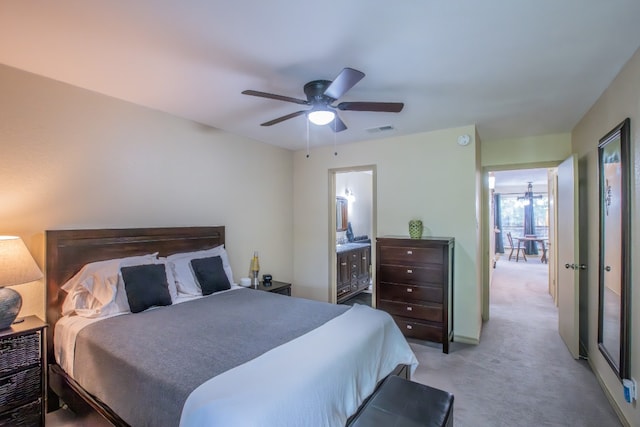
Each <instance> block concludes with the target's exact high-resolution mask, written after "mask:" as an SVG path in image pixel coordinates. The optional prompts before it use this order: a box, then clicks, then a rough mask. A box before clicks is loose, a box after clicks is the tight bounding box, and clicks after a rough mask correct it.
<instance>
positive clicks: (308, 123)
mask: <svg viewBox="0 0 640 427" xmlns="http://www.w3.org/2000/svg"><path fill="white" fill-rule="evenodd" d="M305 121H306V122H307V159H308V158H309V120H305Z"/></svg>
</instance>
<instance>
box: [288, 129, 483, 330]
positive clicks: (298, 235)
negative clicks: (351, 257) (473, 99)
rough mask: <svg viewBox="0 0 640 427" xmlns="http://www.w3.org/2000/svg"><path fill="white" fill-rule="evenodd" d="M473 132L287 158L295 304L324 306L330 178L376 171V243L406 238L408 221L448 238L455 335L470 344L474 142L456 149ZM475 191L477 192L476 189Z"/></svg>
mask: <svg viewBox="0 0 640 427" xmlns="http://www.w3.org/2000/svg"><path fill="white" fill-rule="evenodd" d="M462 134H469V135H472V136H474V135H476V133H475V127H474V126H466V127H461V128H456V129H446V130H441V131H436V132H428V133H421V134H416V135H409V136H404V137H393V138H387V139H380V140H374V141H368V142H364V143H354V144H345V145H339V146H338V156H334V155H333V148H332V147H321V148H313V149H312V150H311V156H310V157H309V158H306V151H299V152H296V153H295V156H294V186H293V192H294V218H293V219H294V226H293V229H294V251H293V265H294V282H295V284H296V289H297V292H298V294H299V295H300V296H303V297H307V298H312V299H317V300H322V301H328V300H329V284H330V283H331V280H330V278H329V274H330V267H329V259H330V257H331V251H330V248H329V247H328V245H329V239H328V238H327V236H328V233H330V232H332V231H331V228H330V219H329V215H331V214H334V213H333V212H331V209H330V194H331V191H330V188H329V182H330V180H329V178H328V176H329V170H330V169H335V168H345V167H354V166H359V165H375V166H376V168H377V206H378V212H377V233H378V236H385V235H404V236H408V223H409V220H410V219H411V218H418V219H421V220H422V221H423V223H424V225H425V235H434V236H452V237H455V239H456V246H455V273H454V274H455V292H454V316H455V322H454V329H455V330H454V333H455V335H456V337H457V339H458V340H467V341H470V342H477V340H478V339H479V335H480V328H481V320H480V306H479V304H480V288H479V285H480V277H479V274H478V269H479V268H480V267H479V256H480V253H479V250H478V246H477V245H478V242H479V239H478V237H477V236H478V233H479V227H480V225H479V224H480V222H479V221H480V218H479V214H478V212H477V208H478V207H479V204H478V203H476V202H477V188H478V187H477V185H476V177H477V175H478V158H477V157H478V156H479V152H478V150H479V147H478V141H477V138H473V139H474V141H473V142H472V144H470V145H468V146H466V147H461V146H459V145H458V144H457V143H456V141H457V137H458V136H459V135H462ZM478 185H479V184H478Z"/></svg>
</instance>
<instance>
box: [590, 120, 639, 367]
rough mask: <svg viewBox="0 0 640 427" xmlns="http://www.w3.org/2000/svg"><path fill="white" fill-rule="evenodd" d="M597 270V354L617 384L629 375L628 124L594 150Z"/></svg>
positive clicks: (624, 123)
mask: <svg viewBox="0 0 640 427" xmlns="http://www.w3.org/2000/svg"><path fill="white" fill-rule="evenodd" d="M598 169H599V183H600V270H599V302H598V303H599V306H598V348H599V349H600V352H601V353H602V354H603V355H604V357H605V359H606V360H607V362H609V365H611V368H612V369H613V370H614V371H615V372H616V374H617V375H618V377H620V379H622V378H627V377H628V374H629V317H630V313H629V307H630V303H629V301H630V295H629V290H630V287H629V279H630V277H631V276H630V268H631V263H630V239H631V222H630V215H629V212H630V197H629V172H630V171H629V119H628V118H627V119H626V120H625V121H623V122H622V123H620V124H619V125H618V126H616V127H615V128H614V129H613V130H612V131H611V132H609V133H608V134H607V135H605V136H604V137H603V138H602V139H601V140H600V143H599V144H598Z"/></svg>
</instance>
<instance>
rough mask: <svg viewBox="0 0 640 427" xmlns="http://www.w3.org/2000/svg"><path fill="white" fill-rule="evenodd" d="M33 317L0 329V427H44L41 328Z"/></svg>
mask: <svg viewBox="0 0 640 427" xmlns="http://www.w3.org/2000/svg"><path fill="white" fill-rule="evenodd" d="M45 327H46V324H45V323H43V322H42V321H41V320H40V319H38V318H37V317H35V316H29V317H26V318H25V320H24V321H23V322H22V323H18V324H14V325H13V327H11V328H8V329H5V330H2V331H0V427H4V426H7V427H9V426H11V427H22V426H25V427H27V426H28V427H35V426H44V414H45V410H44V409H45V399H44V392H45V390H46V377H45V372H46V371H45V359H46V358H45V357H44V354H45V346H44V340H45V335H44V328H45Z"/></svg>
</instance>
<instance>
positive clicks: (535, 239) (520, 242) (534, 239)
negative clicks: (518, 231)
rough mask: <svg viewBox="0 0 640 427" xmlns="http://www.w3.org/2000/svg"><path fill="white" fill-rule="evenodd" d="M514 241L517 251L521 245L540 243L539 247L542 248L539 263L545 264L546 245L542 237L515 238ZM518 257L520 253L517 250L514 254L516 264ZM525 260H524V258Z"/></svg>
mask: <svg viewBox="0 0 640 427" xmlns="http://www.w3.org/2000/svg"><path fill="white" fill-rule="evenodd" d="M516 239H517V240H518V249H520V247H521V245H523V244H524V243H526V242H537V243H540V246H542V257H540V262H542V263H545V264H546V263H547V261H548V260H547V244H546V241H547V239H546V238H543V237H537V236H524V237H516ZM519 256H520V251H519V250H518V251H517V253H516V262H518V258H519ZM525 260H526V258H525Z"/></svg>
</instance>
